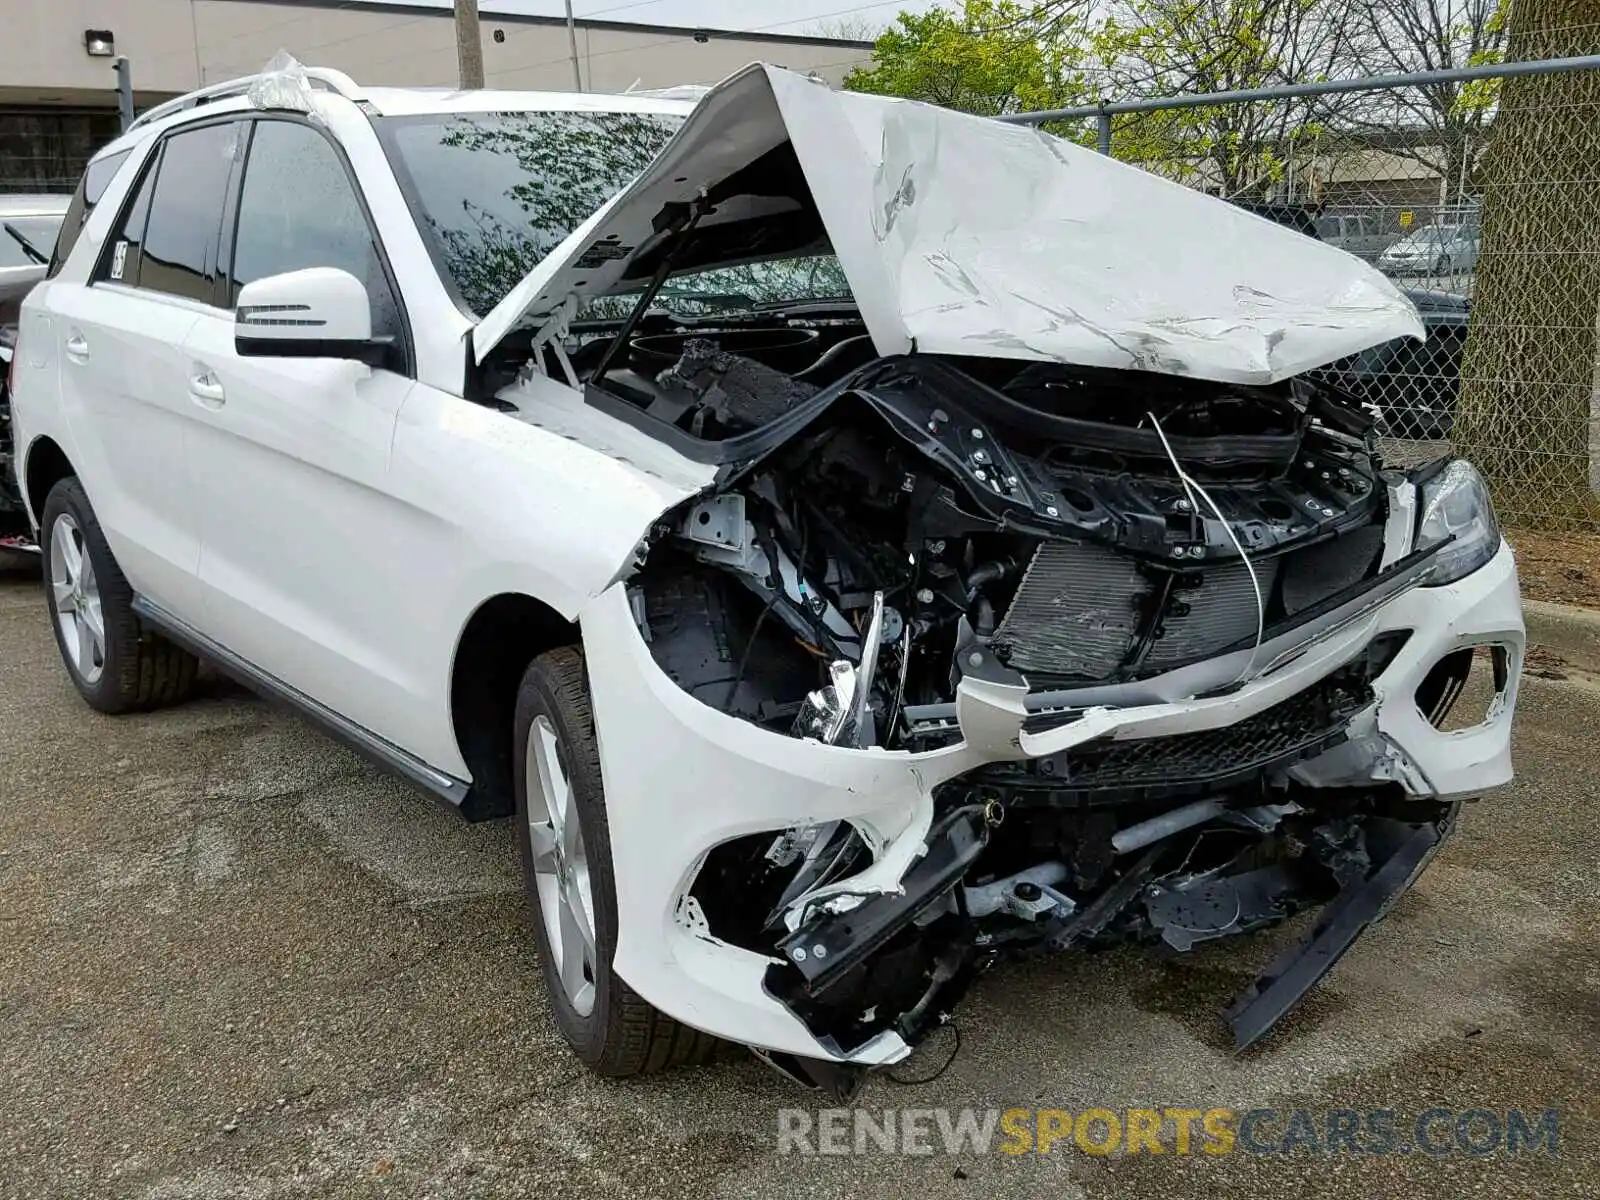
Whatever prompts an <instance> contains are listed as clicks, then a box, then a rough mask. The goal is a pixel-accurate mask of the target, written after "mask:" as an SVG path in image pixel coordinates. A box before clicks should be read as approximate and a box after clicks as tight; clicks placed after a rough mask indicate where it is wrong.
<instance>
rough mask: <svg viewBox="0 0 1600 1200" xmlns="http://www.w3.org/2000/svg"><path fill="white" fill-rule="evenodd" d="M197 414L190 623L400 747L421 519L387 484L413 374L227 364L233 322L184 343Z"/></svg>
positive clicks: (286, 363)
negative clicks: (402, 607)
mask: <svg viewBox="0 0 1600 1200" xmlns="http://www.w3.org/2000/svg"><path fill="white" fill-rule="evenodd" d="M184 349H185V355H186V378H187V386H188V387H189V388H190V391H191V395H190V398H189V403H190V404H191V405H192V407H193V408H194V410H195V413H196V417H197V423H196V427H195V432H194V435H193V436H192V437H191V438H190V441H189V462H190V469H191V471H192V472H193V476H194V482H195V493H196V496H197V498H198V500H199V508H200V522H201V529H202V540H203V548H202V550H201V555H200V568H199V576H200V583H201V587H202V589H203V591H204V597H205V617H204V621H203V624H202V628H203V629H204V631H205V632H206V633H207V634H208V635H209V636H211V637H212V638H214V639H215V640H216V641H219V642H221V643H222V644H223V645H224V646H226V647H228V649H230V650H232V651H233V652H234V653H235V654H238V655H240V656H241V657H243V658H245V659H247V660H249V661H250V662H251V663H253V664H254V665H255V666H257V667H259V668H260V669H261V670H264V671H266V672H267V673H269V674H271V675H274V676H276V677H277V678H278V679H280V680H282V681H284V682H285V683H288V684H290V685H292V686H293V687H295V688H298V689H299V690H300V691H302V692H305V693H306V694H307V695H309V696H311V697H313V698H314V699H316V700H319V701H321V702H322V703H323V704H326V705H328V706H329V707H330V708H333V709H334V710H336V711H337V712H339V713H341V714H343V715H345V716H347V717H349V718H350V719H352V720H354V721H356V722H357V723H358V724H360V725H362V726H363V727H365V728H367V729H370V730H372V731H373V732H375V733H378V734H380V735H381V736H384V737H386V738H388V739H389V740H391V741H394V742H396V743H397V744H399V745H402V746H405V745H406V744H407V743H406V742H405V741H403V740H401V739H402V737H403V736H404V730H405V728H406V727H407V724H408V718H407V716H406V712H407V710H408V709H409V708H410V707H411V706H412V705H413V704H414V703H415V697H416V693H417V692H418V691H419V690H420V689H421V688H422V686H423V683H422V681H421V680H420V679H418V678H415V677H413V676H414V675H415V672H411V671H408V670H407V665H406V663H407V660H406V658H405V657H404V655H403V654H397V650H399V649H403V648H404V647H405V646H408V645H409V644H411V642H412V639H413V637H414V631H410V632H408V631H396V630H393V629H392V628H390V624H391V623H390V622H389V621H388V620H387V619H386V614H388V613H390V612H392V611H394V610H395V607H396V606H395V605H394V604H393V603H392V597H393V596H394V593H395V589H396V588H398V587H403V586H404V577H405V575H406V573H407V572H408V571H410V570H413V569H415V567H416V564H414V563H410V562H409V561H408V558H407V549H408V546H410V545H413V544H415V536H416V535H415V534H414V533H413V532H412V531H411V528H410V527H411V526H412V525H413V524H414V523H415V522H416V521H418V520H425V519H426V518H425V517H423V516H422V514H419V513H417V512H416V511H415V510H413V509H411V508H410V507H409V506H407V505H404V504H401V503H399V502H398V501H396V500H395V499H394V497H393V496H392V495H390V493H389V492H388V490H387V487H388V471H389V447H390V443H391V442H392V440H393V436H394V425H395V417H396V414H397V413H398V412H399V409H400V405H401V404H402V403H403V402H404V401H405V397H406V395H407V394H408V393H409V392H410V391H411V389H412V388H413V387H414V386H415V384H414V383H413V382H412V381H411V380H409V379H406V378H404V377H403V376H400V375H397V374H395V373H393V372H390V371H383V370H377V371H374V370H372V369H370V368H368V367H365V366H362V365H360V364H359V363H351V362H340V361H335V360H330V359H293V358H241V357H240V356H239V355H237V354H236V353H235V352H234V346H233V322H232V319H231V318H228V319H224V318H222V317H220V316H207V317H203V318H201V319H200V321H198V322H197V323H196V325H195V326H194V328H193V330H192V332H191V333H190V335H189V338H188V341H187V344H186V345H185V348H184Z"/></svg>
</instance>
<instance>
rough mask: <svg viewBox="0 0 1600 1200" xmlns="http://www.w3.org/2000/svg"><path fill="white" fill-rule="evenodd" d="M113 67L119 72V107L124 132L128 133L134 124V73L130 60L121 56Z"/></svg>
mask: <svg viewBox="0 0 1600 1200" xmlns="http://www.w3.org/2000/svg"><path fill="white" fill-rule="evenodd" d="M111 67H112V69H113V70H115V71H116V73H117V108H118V110H119V111H120V112H121V114H122V132H124V133H126V132H128V126H130V125H132V124H133V74H132V72H131V71H130V70H129V69H128V60H127V59H126V58H122V57H120V56H119V57H118V58H117V60H116V61H115V62H114V63H112V64H111Z"/></svg>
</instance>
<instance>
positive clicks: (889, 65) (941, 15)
mask: <svg viewBox="0 0 1600 1200" xmlns="http://www.w3.org/2000/svg"><path fill="white" fill-rule="evenodd" d="M1089 9H1090V5H1089V3H1088V0H1069V2H1066V3H1057V4H1054V5H1037V4H1021V3H1016V2H1015V0H965V3H964V4H963V6H962V8H961V11H960V12H953V11H951V10H949V9H945V8H934V9H930V10H929V11H927V12H925V13H909V12H903V13H901V14H900V16H899V18H898V19H897V20H896V21H895V23H894V25H892V26H891V27H890V28H889V29H888V30H886V31H885V32H884V33H883V35H882V36H881V37H879V38H878V40H877V43H876V44H875V46H874V47H873V51H872V65H871V66H870V67H858V68H857V69H855V70H853V71H851V72H850V74H849V75H848V76H846V78H845V81H844V85H845V87H847V88H849V89H850V90H852V91H857V92H872V93H875V94H877V95H881V96H904V97H906V98H908V99H912V100H927V101H930V102H931V103H934V104H940V105H943V106H944V107H946V108H954V109H959V110H961V111H962V112H970V113H978V114H980V115H982V116H989V117H994V116H1000V115H1002V114H1005V113H1016V112H1027V111H1030V110H1036V109H1042V108H1063V107H1066V106H1068V105H1072V104H1078V103H1082V102H1083V101H1084V99H1085V97H1087V96H1088V95H1089V88H1088V85H1087V82H1086V79H1085V76H1084V74H1083V72H1082V69H1081V67H1082V63H1083V61H1084V60H1085V59H1086V57H1087V53H1088V42H1089V38H1088V24H1087V19H1088V18H1087V14H1088V12H1089Z"/></svg>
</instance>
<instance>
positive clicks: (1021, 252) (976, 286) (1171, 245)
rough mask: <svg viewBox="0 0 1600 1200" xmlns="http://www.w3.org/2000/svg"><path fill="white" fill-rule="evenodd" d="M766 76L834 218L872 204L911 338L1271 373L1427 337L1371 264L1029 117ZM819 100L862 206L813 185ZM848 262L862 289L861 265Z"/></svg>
mask: <svg viewBox="0 0 1600 1200" xmlns="http://www.w3.org/2000/svg"><path fill="white" fill-rule="evenodd" d="M767 70H768V73H769V74H770V75H772V76H774V77H776V76H778V75H779V74H780V72H777V71H776V70H774V69H773V68H767ZM773 83H774V93H775V95H776V97H777V100H778V103H779V106H780V108H781V109H782V110H783V113H784V117H785V123H786V124H787V125H788V127H789V131H790V134H791V136H792V137H793V139H794V141H795V146H796V150H797V152H798V153H799V154H800V156H801V160H802V163H803V164H804V165H805V167H806V172H807V176H808V178H812V179H813V184H812V187H813V194H814V195H815V196H816V199H817V202H818V205H819V207H820V208H821V209H822V212H823V216H824V219H825V221H826V222H827V224H828V227H829V231H830V233H832V232H834V229H835V226H836V224H838V223H840V222H843V221H848V220H851V219H852V218H853V219H857V220H859V219H860V216H861V215H863V214H864V215H867V216H869V217H870V220H871V222H872V237H873V243H874V244H875V246H876V250H877V258H878V262H877V263H875V264H872V265H873V266H874V267H875V268H876V269H877V270H880V271H882V272H883V273H885V274H886V275H887V277H888V286H889V289H890V290H891V291H892V293H893V294H894V295H895V296H896V297H897V298H898V309H899V314H898V315H899V319H900V321H901V322H902V324H903V328H904V332H905V334H906V335H907V337H908V338H909V339H910V340H911V341H912V343H913V344H914V345H915V347H916V349H918V350H920V351H924V352H932V353H944V354H972V355H984V356H989V357H999V358H1019V359H1035V360H1039V359H1043V360H1049V359H1055V360H1059V361H1063V362H1070V363H1079V364H1084V365H1091V366H1105V367H1124V368H1135V369H1140V370H1151V371H1160V372H1163V373H1167V374H1173V375H1187V376H1194V377H1198V378H1202V379H1213V380H1219V381H1223V382H1232V383H1268V382H1275V381H1277V380H1281V379H1285V378H1288V377H1289V376H1291V375H1297V374H1299V373H1301V372H1302V371H1307V370H1310V369H1311V368H1313V367H1318V366H1322V365H1325V364H1327V363H1329V362H1332V361H1334V360H1335V359H1338V358H1341V357H1343V356H1345V355H1347V354H1352V353H1355V352H1357V351H1359V350H1363V349H1365V348H1367V347H1369V346H1373V345H1377V344H1379V343H1381V342H1384V341H1387V340H1389V339H1390V338H1395V337H1404V336H1411V337H1419V338H1420V337H1421V336H1423V332H1422V323H1421V320H1420V319H1419V318H1418V316H1417V313H1416V310H1415V309H1414V308H1413V307H1412V305H1411V302H1410V301H1409V300H1407V299H1406V298H1405V296H1404V295H1402V294H1401V293H1400V291H1399V290H1398V289H1397V288H1396V287H1395V286H1394V284H1392V283H1391V282H1390V281H1389V280H1388V279H1386V278H1384V276H1383V275H1382V274H1380V273H1379V272H1378V271H1377V270H1376V269H1374V268H1373V267H1371V266H1368V265H1367V264H1366V263H1363V262H1362V261H1361V260H1359V259H1357V258H1355V257H1354V256H1353V255H1350V254H1346V253H1345V252H1343V251H1341V250H1337V249H1334V248H1333V247H1331V246H1327V245H1324V244H1322V243H1320V242H1318V241H1316V240H1314V239H1312V238H1309V237H1306V236H1305V235H1304V234H1301V233H1299V232H1297V231H1295V230H1292V229H1287V228H1285V227H1283V226H1281V225H1278V224H1275V223H1274V222H1271V221H1268V220H1265V219H1263V218H1261V217H1257V216H1255V215H1253V214H1251V213H1248V212H1246V211H1244V210H1243V209H1240V208H1238V207H1236V206H1235V205H1232V204H1228V203H1227V202H1225V201H1221V200H1218V199H1216V198H1214V197H1211V196H1207V195H1204V194H1203V193H1201V192H1198V191H1195V190H1194V189H1192V188H1188V187H1185V186H1183V185H1181V184H1177V183H1173V182H1171V181H1170V180H1166V179H1162V178H1160V177H1158V176H1156V175H1153V174H1151V173H1149V172H1147V171H1144V170H1141V169H1139V168H1137V167H1133V166H1129V165H1126V164H1124V163H1119V162H1117V161H1115V160H1114V159H1111V158H1107V157H1105V156H1103V155H1100V154H1097V153H1095V152H1093V151H1091V150H1088V149H1085V148H1084V147H1081V146H1078V145H1075V144H1073V143H1070V142H1067V141H1064V140H1062V139H1060V138H1057V137H1055V136H1053V135H1051V134H1047V133H1043V132H1041V131H1039V130H1036V129H1033V128H1029V127H1026V126H1019V125H1008V124H1001V123H999V122H996V121H990V120H986V119H983V118H980V117H973V116H969V115H967V114H964V113H956V112H952V111H950V110H948V109H943V108H937V107H934V106H932V105H927V104H919V103H914V102H911V101H903V100H889V99H885V98H883V97H879V96H866V95H858V94H855V93H830V92H825V91H823V90H822V89H820V88H817V87H815V86H809V87H795V86H792V85H788V81H787V80H782V81H780V80H779V79H777V78H774V79H773ZM829 104H832V105H836V106H838V107H839V108H840V109H841V110H843V115H844V117H845V118H846V119H847V121H848V124H849V126H850V127H851V128H852V129H853V131H854V133H855V135H856V140H857V142H858V144H859V147H860V150H861V153H862V154H863V155H864V156H865V157H866V159H867V162H868V167H869V169H870V171H871V181H872V182H871V195H870V200H869V201H868V203H867V204H865V205H863V204H862V203H861V197H859V196H857V197H844V196H840V195H839V194H838V193H837V192H834V191H832V190H831V189H829V188H826V187H819V186H818V185H817V183H816V182H815V172H814V171H813V164H816V165H817V167H818V168H819V169H826V168H822V167H821V163H820V160H821V158H822V157H823V156H824V155H825V154H829V155H833V156H834V157H835V158H836V159H837V158H838V157H840V156H842V154H843V148H842V147H841V146H840V145H839V143H838V141H837V140H836V139H830V141H829V143H828V144H827V145H822V144H808V143H812V135H813V134H814V133H816V132H820V131H821V129H822V125H821V124H816V125H814V124H813V123H812V122H811V121H810V120H808V119H807V112H806V110H808V109H815V108H818V107H820V106H824V105H829ZM827 124H828V125H831V126H832V127H833V128H835V129H837V128H838V123H837V122H827ZM841 240H842V239H840V238H838V237H837V236H836V237H835V242H836V244H838V243H839V242H840V241H841ZM856 244H857V245H865V240H864V239H863V240H862V241H861V242H858V243H856ZM843 265H844V268H845V271H846V274H847V275H848V276H850V278H851V283H852V284H855V282H856V279H855V275H856V273H858V272H860V271H861V270H862V268H863V266H864V265H865V264H862V263H860V262H859V261H850V260H848V259H846V260H845V261H844V262H843ZM868 290H869V291H870V290H871V289H868Z"/></svg>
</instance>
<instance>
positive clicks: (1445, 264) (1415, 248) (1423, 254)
mask: <svg viewBox="0 0 1600 1200" xmlns="http://www.w3.org/2000/svg"><path fill="white" fill-rule="evenodd" d="M1478 241H1479V237H1478V231H1477V230H1476V229H1473V228H1471V227H1469V226H1466V225H1427V226H1424V227H1423V228H1421V229H1419V230H1417V231H1416V232H1415V233H1413V234H1410V235H1409V236H1407V237H1404V238H1401V239H1400V240H1399V241H1398V242H1396V243H1395V244H1394V245H1392V246H1390V247H1389V248H1388V249H1386V250H1384V252H1383V253H1382V254H1380V255H1378V269H1379V270H1381V271H1383V272H1385V273H1386V274H1389V275H1465V274H1467V273H1468V272H1470V271H1472V270H1474V269H1475V268H1476V267H1477V265H1478Z"/></svg>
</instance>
